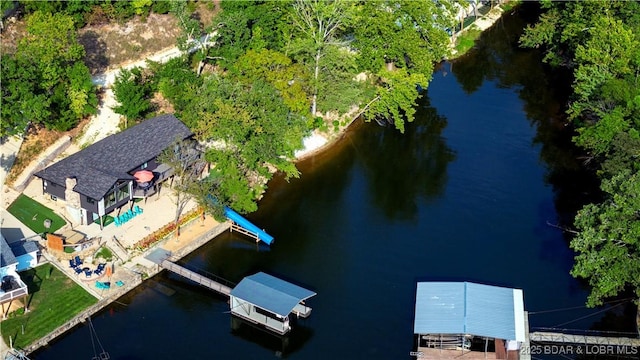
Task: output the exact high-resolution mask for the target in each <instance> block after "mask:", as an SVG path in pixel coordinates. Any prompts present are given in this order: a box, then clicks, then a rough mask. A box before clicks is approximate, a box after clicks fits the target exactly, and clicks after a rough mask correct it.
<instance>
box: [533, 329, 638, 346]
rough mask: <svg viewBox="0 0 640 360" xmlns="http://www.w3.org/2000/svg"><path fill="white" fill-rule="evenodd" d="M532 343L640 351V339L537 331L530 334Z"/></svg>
mask: <svg viewBox="0 0 640 360" xmlns="http://www.w3.org/2000/svg"><path fill="white" fill-rule="evenodd" d="M529 339H530V340H531V342H536V343H557V344H578V345H607V346H609V345H611V346H627V347H633V348H638V349H640V339H634V338H628V337H607V336H589V335H573V334H564V333H556V332H543V331H535V332H532V333H530V334H529Z"/></svg>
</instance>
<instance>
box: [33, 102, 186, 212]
mask: <svg viewBox="0 0 640 360" xmlns="http://www.w3.org/2000/svg"><path fill="white" fill-rule="evenodd" d="M191 135H193V133H192V132H191V131H190V130H189V128H187V127H186V126H185V125H184V124H183V123H182V122H181V121H180V120H178V119H177V118H176V117H175V116H174V115H172V114H167V115H161V116H158V117H155V118H152V119H149V120H145V121H143V122H142V123H140V124H138V125H135V126H133V127H130V128H128V129H126V130H124V131H122V132H120V133H117V134H115V135H111V136H108V137H106V138H104V139H102V140H100V141H98V142H97V143H95V144H93V145H91V146H89V147H87V148H85V149H83V150H80V151H79V152H77V153H75V154H73V155H70V156H68V157H66V158H64V159H62V160H60V161H58V162H57V163H55V164H53V165H51V166H49V167H47V168H45V169H43V170H41V171H39V172H37V173H35V176H37V177H39V178H42V179H44V180H48V181H50V182H52V183H56V184H59V185H62V186H64V185H65V181H66V179H67V178H70V177H75V178H76V179H77V181H78V183H77V184H76V186H75V188H74V190H75V191H76V192H78V193H80V194H83V195H86V196H89V197H91V198H93V199H96V200H99V199H102V198H103V197H104V196H105V195H106V194H107V192H109V190H110V189H111V188H112V187H113V185H114V184H115V183H116V181H118V180H120V179H124V180H128V179H131V180H132V179H133V177H132V176H131V175H129V174H128V172H129V171H131V170H133V169H135V168H136V167H138V166H140V165H142V164H144V163H145V162H147V161H149V160H151V159H153V158H155V157H156V156H158V155H160V153H161V152H162V151H163V150H164V149H166V148H167V147H169V145H171V144H172V143H173V142H174V141H175V140H176V139H177V138H179V139H181V140H183V139H186V138H188V137H190V136H191Z"/></svg>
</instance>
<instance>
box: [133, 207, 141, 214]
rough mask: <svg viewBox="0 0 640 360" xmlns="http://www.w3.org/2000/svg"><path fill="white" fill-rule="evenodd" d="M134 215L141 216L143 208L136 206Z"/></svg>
mask: <svg viewBox="0 0 640 360" xmlns="http://www.w3.org/2000/svg"><path fill="white" fill-rule="evenodd" d="M133 213H134V214H136V215H140V214H142V208H140V206H138V205H136V206H135V207H134V208H133Z"/></svg>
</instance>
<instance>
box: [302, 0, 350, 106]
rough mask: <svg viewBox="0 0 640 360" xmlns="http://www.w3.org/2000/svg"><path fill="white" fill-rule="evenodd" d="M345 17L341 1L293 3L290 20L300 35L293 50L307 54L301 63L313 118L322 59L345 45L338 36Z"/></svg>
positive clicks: (344, 5)
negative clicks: (306, 69)
mask: <svg viewBox="0 0 640 360" xmlns="http://www.w3.org/2000/svg"><path fill="white" fill-rule="evenodd" d="M348 16H349V14H348V6H347V2H345V1H342V0H334V1H325V0H312V1H307V0H296V1H295V2H294V3H293V16H292V19H293V22H294V24H295V25H296V27H297V29H298V30H299V35H300V36H298V37H297V41H296V42H295V44H294V45H293V47H294V48H295V49H296V51H297V52H299V53H302V54H308V55H307V56H308V57H310V59H309V58H305V57H304V56H303V57H302V62H303V63H305V64H308V66H309V67H310V69H311V72H312V74H313V75H312V76H311V78H312V79H313V80H312V85H311V87H312V94H311V114H312V115H314V116H315V114H316V111H317V108H318V91H319V89H320V87H321V86H320V83H321V80H320V76H321V67H322V63H321V61H322V58H323V57H325V56H326V55H327V53H328V51H329V48H330V47H335V46H345V45H346V42H344V41H340V40H339V38H338V35H340V30H342V28H343V27H344V26H345V22H346V21H347V19H348ZM334 53H335V52H334ZM325 71H327V70H325Z"/></svg>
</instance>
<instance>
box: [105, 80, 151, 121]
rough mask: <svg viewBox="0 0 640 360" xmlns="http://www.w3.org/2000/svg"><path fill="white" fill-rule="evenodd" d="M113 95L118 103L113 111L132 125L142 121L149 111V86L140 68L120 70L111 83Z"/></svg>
mask: <svg viewBox="0 0 640 360" xmlns="http://www.w3.org/2000/svg"><path fill="white" fill-rule="evenodd" d="M113 94H114V95H115V98H116V100H117V101H118V102H119V103H120V105H118V106H116V107H115V108H113V111H115V112H116V113H117V114H120V115H123V116H125V117H126V118H127V120H131V121H132V123H133V122H135V121H137V120H140V119H142V118H143V117H144V116H145V115H146V114H147V113H148V112H149V110H150V109H151V101H150V100H149V98H150V97H151V86H150V83H149V81H147V79H145V77H144V76H143V70H142V69H141V68H138V67H135V68H133V69H131V70H128V69H122V70H121V71H120V73H119V74H118V75H117V76H116V80H115V82H114V83H113Z"/></svg>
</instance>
